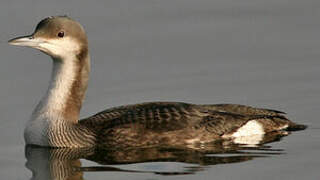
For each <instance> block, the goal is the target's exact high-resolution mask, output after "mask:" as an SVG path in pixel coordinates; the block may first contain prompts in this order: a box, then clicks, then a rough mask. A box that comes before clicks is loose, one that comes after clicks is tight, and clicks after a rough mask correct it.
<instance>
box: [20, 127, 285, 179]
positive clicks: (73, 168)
mask: <svg viewBox="0 0 320 180" xmlns="http://www.w3.org/2000/svg"><path fill="white" fill-rule="evenodd" d="M287 134H288V133H279V132H277V133H270V134H268V135H266V136H264V137H263V138H262V139H261V141H260V143H259V144H258V145H254V144H238V143H235V141H218V142H214V143H211V144H194V145H192V146H190V147H188V148H186V147H183V148H182V147H168V146H166V147H159V146H158V147H145V148H128V149H112V148H110V147H95V148H81V149H70V148H60V149H54V148H43V147H38V146H30V145H28V146H26V149H25V156H26V159H27V163H26V167H27V168H28V169H29V170H31V171H32V178H31V179H32V180H40V179H41V180H42V179H58V180H66V179H68V180H80V179H83V173H84V172H88V171H90V172H96V171H106V172H108V171H109V172H127V173H154V174H159V175H187V174H194V173H196V172H198V171H203V170H205V169H206V167H207V166H210V165H211V166H212V165H217V164H228V163H240V162H245V161H249V160H252V159H255V158H259V157H260V158H262V157H269V156H274V155H279V154H282V153H284V152H283V150H281V149H273V148H272V147H271V146H267V145H266V143H270V142H275V141H279V140H280V139H281V138H282V137H283V136H286V135H287ZM260 138H261V137H260ZM254 139H255V138H254ZM80 159H86V160H89V161H93V162H96V163H97V165H96V166H87V167H83V166H81V162H80ZM144 162H154V163H156V162H180V163H183V165H185V167H184V168H183V170H182V171H174V170H173V171H169V172H168V171H165V172H163V171H160V170H157V169H153V170H149V169H150V168H148V170H130V169H124V168H123V169H122V168H118V167H113V166H112V165H120V164H134V163H144ZM190 164H193V166H192V167H190Z"/></svg>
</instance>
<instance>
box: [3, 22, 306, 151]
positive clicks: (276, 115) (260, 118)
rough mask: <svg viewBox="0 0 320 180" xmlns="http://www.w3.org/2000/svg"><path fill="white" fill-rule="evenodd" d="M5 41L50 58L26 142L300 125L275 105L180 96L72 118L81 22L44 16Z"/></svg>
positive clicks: (167, 139)
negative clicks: (207, 101)
mask: <svg viewBox="0 0 320 180" xmlns="http://www.w3.org/2000/svg"><path fill="white" fill-rule="evenodd" d="M9 43H10V44H13V45H20V46H29V47H33V48H36V49H39V50H41V51H43V52H44V53H46V54H48V55H50V56H51V57H52V59H53V71H52V76H51V81H50V85H49V88H48V90H47V92H46V94H45V96H44V97H43V98H42V100H41V101H40V103H39V104H38V106H37V107H36V109H35V110H34V112H33V114H32V117H31V119H30V120H29V121H28V123H27V125H26V128H25V140H26V143H27V144H35V145H40V146H52V147H88V146H97V145H103V146H108V147H142V146H154V145H179V146H180V145H182V146H183V145H188V144H194V143H208V142H211V141H215V140H221V139H232V138H237V137H242V136H252V135H256V134H265V133H269V132H275V131H281V130H284V129H304V128H305V126H303V125H297V124H295V123H293V122H291V121H289V120H288V119H287V118H286V117H285V116H283V113H282V112H279V111H275V110H268V109H259V108H253V107H250V106H244V105H235V104H216V105H195V104H188V103H180V102H150V103H142V104H136V105H127V106H121V107H116V108H112V109H108V110H105V111H102V112H100V113H98V114H96V115H94V116H92V117H89V118H86V119H83V120H80V121H78V119H79V113H80V109H81V105H82V101H83V98H84V95H85V91H86V88H87V81H88V78H89V72H90V56H89V53H88V42H87V37H86V34H85V32H84V30H83V28H82V26H81V25H80V24H79V23H77V22H76V21H73V20H72V19H70V18H68V17H61V16H58V17H50V18H46V19H44V20H42V21H41V22H40V23H39V24H38V25H37V27H36V30H35V32H34V33H33V34H32V35H30V36H24V37H19V38H15V39H12V40H10V41H9Z"/></svg>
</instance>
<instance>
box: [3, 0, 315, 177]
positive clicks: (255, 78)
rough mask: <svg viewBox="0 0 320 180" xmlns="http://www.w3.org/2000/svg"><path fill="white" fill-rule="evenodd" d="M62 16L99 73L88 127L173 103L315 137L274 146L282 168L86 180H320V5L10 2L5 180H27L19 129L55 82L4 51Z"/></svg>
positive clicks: (295, 1) (260, 163)
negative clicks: (112, 110) (123, 112)
mask: <svg viewBox="0 0 320 180" xmlns="http://www.w3.org/2000/svg"><path fill="white" fill-rule="evenodd" d="M64 14H66V15H69V16H71V17H72V18H74V19H76V20H78V21H79V22H81V24H83V26H84V27H85V29H86V31H87V33H88V37H89V42H90V52H91V57H92V73H91V81H90V83H89V88H88V93H87V98H86V100H85V102H84V105H83V110H82V113H81V116H82V117H86V116H89V115H91V114H94V113H96V112H98V111H100V110H103V109H106V108H108V107H112V106H117V105H123V104H131V103H138V102H144V101H167V100H169V101H185V102H192V103H201V104H203V103H237V104H246V105H252V106H257V107H267V108H273V109H278V110H281V111H285V112H287V113H288V117H289V118H290V119H291V120H293V121H295V122H298V123H302V124H307V125H309V128H308V129H307V130H305V131H299V132H295V133H293V134H291V135H290V136H287V137H285V138H284V139H283V140H281V141H279V142H274V143H271V144H268V145H269V146H271V147H272V148H273V149H281V150H282V152H283V153H281V154H280V155H277V156H269V157H266V158H254V159H252V160H248V161H244V162H239V163H232V164H218V165H210V166H205V167H204V168H203V169H202V170H201V171H198V172H195V173H194V174H192V175H171V176H170V175H168V176H163V175H157V174H154V173H132V172H113V171H110V172H84V173H83V177H84V178H85V179H129V178H130V179H184V180H185V179H310V180H315V179H319V178H320V173H319V167H320V158H319V152H320V120H319V118H318V113H319V110H320V105H319V103H320V51H319V50H320V1H316V0H304V1H301V0H291V1H288V0H161V1H160V0H108V1H95V0H92V1H79V0H72V1H56V2H54V1H49V0H46V1H44V0H35V1H31V0H25V1H17V0H4V1H1V2H0V23H1V25H0V54H1V59H0V84H1V88H0V100H1V101H0V113H1V120H0V121H1V126H0V143H1V148H0V177H1V179H30V178H31V176H32V173H31V171H30V170H29V169H28V168H26V166H25V163H26V161H27V160H26V158H25V155H24V140H23V128H24V124H25V123H26V121H27V120H28V118H29V116H30V113H31V111H32V110H33V108H34V106H35V105H36V103H37V101H38V100H39V99H40V97H41V95H42V94H43V93H44V92H45V90H46V88H47V85H48V84H47V83H48V80H49V75H50V71H51V60H50V59H49V57H47V56H46V55H44V54H42V53H41V52H39V51H36V50H33V49H28V48H19V47H11V46H9V45H7V43H6V41H7V40H8V39H10V38H13V37H15V36H18V35H25V34H30V33H31V32H32V31H33V30H34V27H35V25H36V24H37V23H38V21H40V20H41V19H43V18H45V17H47V16H51V15H64ZM222 156H223V155H222ZM81 161H82V163H83V165H86V166H90V165H95V166H98V164H97V163H95V162H91V161H88V160H81ZM39 166H41V165H39ZM190 166H191V167H192V166H195V164H189V163H182V162H148V163H137V164H130V165H121V166H112V167H120V168H123V169H126V170H141V171H148V170H150V171H167V170H171V171H180V170H183V169H185V168H186V167H190Z"/></svg>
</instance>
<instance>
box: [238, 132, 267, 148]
mask: <svg viewBox="0 0 320 180" xmlns="http://www.w3.org/2000/svg"><path fill="white" fill-rule="evenodd" d="M263 136H264V135H263V134H253V135H251V136H240V137H236V138H234V139H233V142H234V143H236V144H246V145H257V144H260V142H261V141H262V140H263ZM253 147H254V146H253Z"/></svg>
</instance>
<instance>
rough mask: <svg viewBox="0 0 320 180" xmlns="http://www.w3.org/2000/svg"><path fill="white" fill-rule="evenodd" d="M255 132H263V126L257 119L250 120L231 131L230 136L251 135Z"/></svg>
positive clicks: (255, 133)
mask: <svg viewBox="0 0 320 180" xmlns="http://www.w3.org/2000/svg"><path fill="white" fill-rule="evenodd" d="M257 134H265V131H264V129H263V126H262V124H261V123H259V122H258V121H256V120H251V121H249V122H247V123H246V124H245V125H244V126H242V127H241V128H239V129H238V130H237V131H236V132H235V133H233V134H232V135H231V137H243V136H252V135H257Z"/></svg>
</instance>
